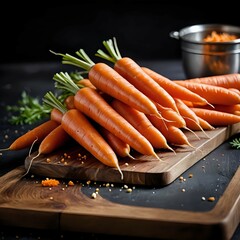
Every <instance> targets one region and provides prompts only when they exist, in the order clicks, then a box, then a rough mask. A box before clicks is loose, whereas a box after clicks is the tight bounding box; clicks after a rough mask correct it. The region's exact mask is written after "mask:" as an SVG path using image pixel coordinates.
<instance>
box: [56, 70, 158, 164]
mask: <svg viewBox="0 0 240 240" xmlns="http://www.w3.org/2000/svg"><path fill="white" fill-rule="evenodd" d="M53 79H54V80H55V81H57V82H58V83H59V85H60V84H62V87H64V88H65V89H66V88H68V90H69V91H70V92H72V93H73V94H74V105H75V107H76V109H78V110H79V111H81V112H82V113H84V114H85V115H86V116H88V117H89V118H91V119H92V120H94V121H95V122H97V123H98V124H99V125H100V126H102V127H104V128H106V129H107V130H108V131H110V132H111V133H112V134H114V135H116V136H117V137H119V138H120V139H121V140H122V141H123V142H125V143H127V144H129V145H130V147H132V148H133V149H135V150H136V151H138V152H140V153H142V154H145V155H154V156H155V157H156V158H158V159H159V157H158V156H157V154H156V153H155V152H154V149H153V147H152V145H151V143H150V142H149V141H148V140H147V139H146V138H145V137H144V136H143V135H142V134H140V133H139V132H138V131H137V130H136V129H135V128H134V127H133V126H132V125H131V124H130V123H129V122H128V121H127V120H126V119H124V118H123V117H122V116H121V115H120V114H119V113H117V112H116V111H115V110H114V109H113V108H112V107H111V106H110V105H109V104H108V103H107V102H106V101H105V100H104V98H103V97H102V96H101V95H100V94H99V93H98V92H97V91H96V90H94V89H92V88H88V87H84V88H82V89H79V87H78V86H77V85H76V84H75V83H74V82H73V81H72V80H71V78H70V76H69V75H68V74H67V73H66V74H64V73H60V74H55V75H54V78H53ZM59 87H60V86H59Z"/></svg>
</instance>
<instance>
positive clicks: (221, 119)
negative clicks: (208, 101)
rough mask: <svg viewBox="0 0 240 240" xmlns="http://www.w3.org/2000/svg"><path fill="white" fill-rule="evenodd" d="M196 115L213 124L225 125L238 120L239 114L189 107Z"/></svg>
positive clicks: (239, 119) (239, 118) (239, 120)
mask: <svg viewBox="0 0 240 240" xmlns="http://www.w3.org/2000/svg"><path fill="white" fill-rule="evenodd" d="M191 109H192V110H193V111H194V112H195V113H196V115H197V116H199V117H200V118H202V119H204V120H205V121H207V122H208V123H209V124H211V125H213V126H227V125H231V124H235V123H239V122H240V116H237V115H234V114H231V113H226V112H220V111H216V110H212V109H206V108H191Z"/></svg>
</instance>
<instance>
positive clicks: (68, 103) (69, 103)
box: [64, 95, 75, 109]
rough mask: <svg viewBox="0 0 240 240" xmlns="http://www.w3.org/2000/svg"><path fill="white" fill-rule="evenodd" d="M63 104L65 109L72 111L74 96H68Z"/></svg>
mask: <svg viewBox="0 0 240 240" xmlns="http://www.w3.org/2000/svg"><path fill="white" fill-rule="evenodd" d="M64 104H65V105H66V107H67V109H73V108H75V106H74V96H73V95H69V96H68V97H67V98H66V99H65V101H64Z"/></svg>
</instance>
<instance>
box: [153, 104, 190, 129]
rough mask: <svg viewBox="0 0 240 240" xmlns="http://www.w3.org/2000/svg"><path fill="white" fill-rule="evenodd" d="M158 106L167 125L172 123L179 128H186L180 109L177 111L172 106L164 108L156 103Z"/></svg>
mask: <svg viewBox="0 0 240 240" xmlns="http://www.w3.org/2000/svg"><path fill="white" fill-rule="evenodd" d="M156 107H157V109H158V111H159V112H160V114H161V116H162V117H163V119H164V120H165V123H166V124H167V125H168V124H170V125H174V126H175V127H178V128H186V122H185V120H184V118H183V117H182V116H181V114H180V113H179V110H178V112H176V111H174V110H173V109H171V108H164V107H162V106H161V105H160V104H156Z"/></svg>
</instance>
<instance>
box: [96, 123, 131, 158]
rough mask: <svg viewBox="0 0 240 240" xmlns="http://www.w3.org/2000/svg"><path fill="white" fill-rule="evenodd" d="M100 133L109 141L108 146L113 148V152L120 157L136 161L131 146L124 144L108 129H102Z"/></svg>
mask: <svg viewBox="0 0 240 240" xmlns="http://www.w3.org/2000/svg"><path fill="white" fill-rule="evenodd" d="M100 132H101V134H102V136H103V137H104V138H105V139H106V140H107V142H108V144H109V145H110V146H111V147H112V149H113V151H114V152H115V153H116V154H117V155H118V156H120V157H130V158H132V159H134V157H133V156H131V154H130V150H131V148H130V146H129V144H127V143H125V142H123V141H122V140H121V139H120V138H118V137H117V136H115V135H114V134H112V133H111V132H109V131H108V130H107V129H106V128H103V127H101V128H100Z"/></svg>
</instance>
